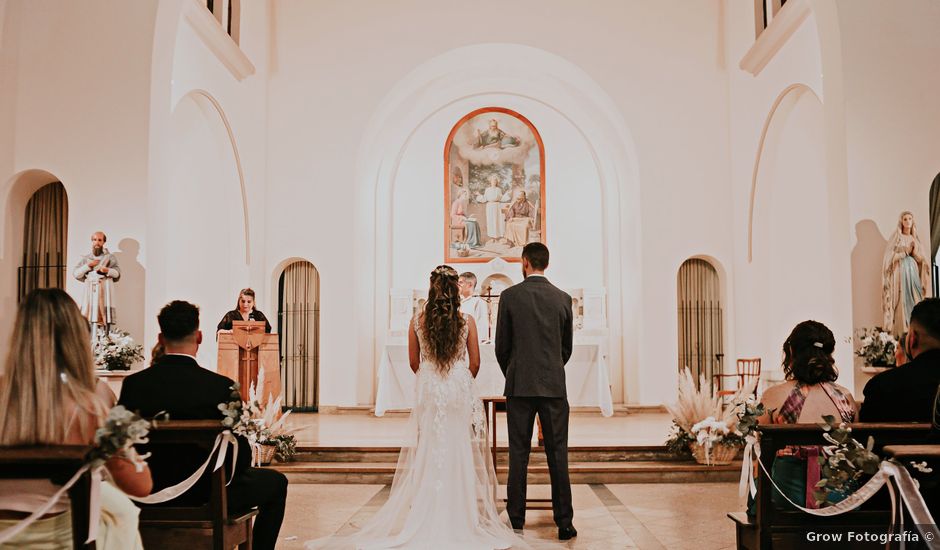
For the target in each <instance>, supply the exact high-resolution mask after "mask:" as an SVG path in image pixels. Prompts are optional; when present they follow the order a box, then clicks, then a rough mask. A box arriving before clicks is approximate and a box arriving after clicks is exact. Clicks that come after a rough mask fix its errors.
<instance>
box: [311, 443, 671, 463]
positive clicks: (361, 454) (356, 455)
mask: <svg viewBox="0 0 940 550" xmlns="http://www.w3.org/2000/svg"><path fill="white" fill-rule="evenodd" d="M497 449H498V453H497V459H498V461H497V463H498V464H504V463H507V462H508V460H509V454H508V449H507V448H506V447H504V446H500V447H497ZM399 450H400V448H399V447H314V446H299V447H298V448H297V454H296V455H295V456H294V459H293V462H345V463H356V462H396V461H397V460H398V453H399ZM568 460H569V462H634V461H641V462H648V461H659V462H675V461H682V460H684V459H683V458H681V457H678V456H676V455H674V454H672V453H670V452H669V451H668V450H667V449H666V447H664V446H661V445H651V446H630V447H627V446H607V447H569V448H568ZM529 462H530V464H545V450H544V449H543V448H542V447H534V448H533V449H532V454H531V455H530V457H529Z"/></svg>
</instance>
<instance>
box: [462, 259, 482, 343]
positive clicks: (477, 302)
mask: <svg viewBox="0 0 940 550" xmlns="http://www.w3.org/2000/svg"><path fill="white" fill-rule="evenodd" d="M476 288H477V276H476V275H474V274H473V273H470V272H469V271H467V272H466V273H463V274H461V275H460V278H459V279H458V280H457V289H458V290H459V292H460V311H461V312H463V313H466V314H467V315H470V316H471V317H473V320H474V321H475V322H476V324H477V334H478V335H479V338H480V341H481V342H487V341H489V339H490V311H489V307H487V305H486V302H485V301H484V300H483V298H480V297H479V296H474V295H473V292H474V291H475V290H476Z"/></svg>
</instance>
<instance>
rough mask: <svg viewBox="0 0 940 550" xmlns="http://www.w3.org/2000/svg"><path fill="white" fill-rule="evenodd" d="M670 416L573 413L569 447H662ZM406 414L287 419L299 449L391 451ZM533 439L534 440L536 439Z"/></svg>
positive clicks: (502, 429) (501, 432)
mask: <svg viewBox="0 0 940 550" xmlns="http://www.w3.org/2000/svg"><path fill="white" fill-rule="evenodd" d="M670 418H671V417H670V416H669V414H667V413H645V412H644V413H635V414H629V415H624V416H612V417H609V418H604V417H603V416H601V415H600V414H599V413H595V412H591V413H588V412H583V413H582V412H577V413H572V415H571V420H570V425H569V428H568V434H569V436H568V445H569V446H572V447H577V446H601V445H662V444H663V441H665V440H666V437H667V435H668V432H669V426H670V422H671V421H670ZM407 421H408V416H407V414H388V415H386V416H383V417H376V416H372V415H369V414H315V413H295V414H291V416H290V417H289V418H288V423H289V424H290V425H291V426H296V427H299V428H300V430H299V431H298V432H297V440H298V442H299V444H300V445H318V446H336V447H341V446H345V447H392V446H398V445H400V444H401V442H402V439H403V436H402V434H403V433H404V431H405V425H406V423H407ZM497 428H498V432H497V441H498V442H500V443H501V444H503V445H505V444H506V440H507V439H506V422H505V415H503V414H500V415H499V417H498V419H497ZM533 437H534V436H533Z"/></svg>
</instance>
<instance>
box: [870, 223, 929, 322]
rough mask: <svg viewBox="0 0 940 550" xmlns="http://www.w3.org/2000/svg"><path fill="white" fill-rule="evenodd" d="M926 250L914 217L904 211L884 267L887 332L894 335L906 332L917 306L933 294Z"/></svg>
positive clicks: (884, 304) (884, 302)
mask: <svg viewBox="0 0 940 550" xmlns="http://www.w3.org/2000/svg"><path fill="white" fill-rule="evenodd" d="M926 250H927V249H926V248H924V244H923V243H922V242H921V241H920V238H919V237H918V236H917V226H916V225H915V224H914V215H913V214H911V213H910V212H901V216H900V218H898V227H897V229H896V230H895V231H894V234H893V235H891V238H890V239H889V240H888V248H887V249H886V250H885V257H884V262H883V264H882V267H883V271H882V273H883V277H884V295H883V297H882V308H883V311H884V330H887V331H889V332H891V333H893V334H895V335H901V334H904V333H905V332H907V329H908V327H909V325H910V322H911V310H912V309H914V305H915V304H917V302H919V301H921V300H923V299H924V298H926V297H927V296H929V295H930V289H931V287H930V260H929V259H928V258H927V254H926Z"/></svg>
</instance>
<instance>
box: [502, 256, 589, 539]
mask: <svg viewBox="0 0 940 550" xmlns="http://www.w3.org/2000/svg"><path fill="white" fill-rule="evenodd" d="M547 267H548V247H546V246H545V245H544V244H542V243H529V244H527V245H525V247H524V248H523V249H522V275H523V277H525V280H524V281H523V282H521V283H519V284H518V285H515V286H512V287H510V288H508V289H506V290H504V291H503V292H502V294H501V295H500V297H499V317H498V318H497V321H496V360H497V361H499V367H500V368H501V369H502V371H503V374H504V375H506V391H505V392H504V394H505V395H506V416H507V418H508V421H507V422H508V424H509V482H508V483H507V486H506V493H507V497H508V499H507V503H506V512H507V513H508V514H509V522H510V523H512V527H513V529H517V530H518V529H522V527H523V525H524V524H525V505H526V475H527V473H528V466H529V452H530V451H531V450H532V428H533V424H534V422H535V415H536V414H538V415H539V420H540V421H541V423H542V431H543V435H544V437H545V454H546V456H547V458H548V471H549V475H550V476H551V480H552V511H553V512H554V517H555V524H556V525H557V526H558V538H559V539H561V540H568V539H570V538H572V537H575V536H577V534H578V532H577V531H576V530H575V528H574V526H573V525H572V524H571V520H572V518H573V517H574V510H573V509H572V507H571V482H570V481H569V479H568V397H567V392H566V390H565V363H567V362H568V359H569V358H570V357H571V347H572V317H573V316H572V313H571V296H569V295H568V294H567V293H565V292H563V291H561V290H559V289H558V288H556V287H555V286H554V285H553V284H551V283H550V282H548V279H546V278H545V273H544V272H545V269H546V268H547Z"/></svg>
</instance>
